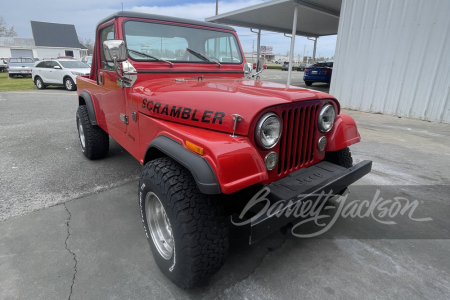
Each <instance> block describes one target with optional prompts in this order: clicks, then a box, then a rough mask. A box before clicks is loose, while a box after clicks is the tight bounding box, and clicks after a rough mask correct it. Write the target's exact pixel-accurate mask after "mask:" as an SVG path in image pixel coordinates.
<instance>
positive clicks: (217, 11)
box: [216, 0, 219, 16]
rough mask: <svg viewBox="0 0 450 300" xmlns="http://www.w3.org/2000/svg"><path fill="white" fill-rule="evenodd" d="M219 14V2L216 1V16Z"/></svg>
mask: <svg viewBox="0 0 450 300" xmlns="http://www.w3.org/2000/svg"><path fill="white" fill-rule="evenodd" d="M218 14H219V0H216V16H217V15H218Z"/></svg>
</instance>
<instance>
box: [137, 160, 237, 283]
mask: <svg viewBox="0 0 450 300" xmlns="http://www.w3.org/2000/svg"><path fill="white" fill-rule="evenodd" d="M139 207H140V210H141V217H142V222H143V225H144V231H145V234H146V236H147V241H148V243H149V244H150V248H151V250H152V253H153V257H154V259H155V262H156V264H157V265H158V267H159V269H160V270H161V272H162V273H163V274H164V275H166V276H167V277H168V278H169V279H170V280H172V281H173V282H174V283H175V284H176V285H178V286H179V287H181V288H190V287H192V286H194V285H196V284H198V283H201V282H203V281H205V280H206V279H208V278H209V277H211V276H212V275H213V274H214V273H216V272H217V271H218V270H219V269H220V268H221V267H222V265H223V264H224V262H225V259H226V256H227V253H228V227H227V223H226V221H225V218H224V217H223V216H222V214H221V211H220V209H219V206H217V205H215V204H214V203H213V202H212V198H211V197H210V196H208V195H205V194H202V193H201V192H200V190H199V189H198V187H197V184H196V182H195V180H194V178H193V177H192V175H191V173H190V172H189V171H188V170H187V169H186V168H184V167H183V166H181V165H180V164H179V163H177V162H176V161H174V160H173V159H171V158H169V157H161V158H158V159H155V160H152V161H150V162H149V163H147V164H145V165H144V167H143V169H142V175H141V179H140V181H139ZM155 207H156V208H155ZM161 207H162V208H161ZM158 220H159V221H158ZM167 224H168V225H167Z"/></svg>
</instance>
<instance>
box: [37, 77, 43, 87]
mask: <svg viewBox="0 0 450 300" xmlns="http://www.w3.org/2000/svg"><path fill="white" fill-rule="evenodd" d="M36 86H37V87H38V89H40V88H42V81H41V80H40V79H39V78H38V79H37V80H36Z"/></svg>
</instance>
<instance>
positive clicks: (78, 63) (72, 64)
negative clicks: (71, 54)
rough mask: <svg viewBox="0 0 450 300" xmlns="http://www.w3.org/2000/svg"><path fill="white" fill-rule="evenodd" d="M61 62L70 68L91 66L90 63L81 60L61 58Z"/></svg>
mask: <svg viewBox="0 0 450 300" xmlns="http://www.w3.org/2000/svg"><path fill="white" fill-rule="evenodd" d="M59 63H60V64H61V65H62V66H63V67H64V68H68V69H77V68H89V66H88V65H86V64H84V63H82V62H81V61H76V60H74V61H68V60H60V61H59Z"/></svg>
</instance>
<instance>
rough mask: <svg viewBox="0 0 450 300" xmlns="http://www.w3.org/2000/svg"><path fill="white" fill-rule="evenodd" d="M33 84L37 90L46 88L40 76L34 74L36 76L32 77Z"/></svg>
mask: <svg viewBox="0 0 450 300" xmlns="http://www.w3.org/2000/svg"><path fill="white" fill-rule="evenodd" d="M34 84H35V85H36V87H37V88H38V89H39V90H43V89H45V88H46V86H45V83H44V81H43V80H42V78H41V77H39V76H36V78H35V79H34Z"/></svg>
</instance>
